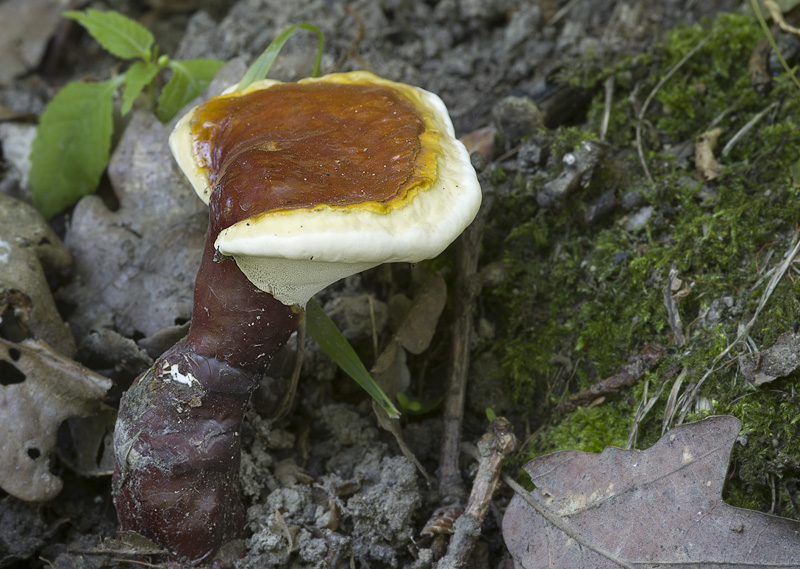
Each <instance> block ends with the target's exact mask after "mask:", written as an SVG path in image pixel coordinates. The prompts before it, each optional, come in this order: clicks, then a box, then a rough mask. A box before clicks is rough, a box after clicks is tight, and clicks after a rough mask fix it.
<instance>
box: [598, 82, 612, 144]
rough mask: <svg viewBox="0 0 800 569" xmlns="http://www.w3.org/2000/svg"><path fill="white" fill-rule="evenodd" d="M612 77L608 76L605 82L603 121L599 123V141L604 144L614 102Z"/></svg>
mask: <svg viewBox="0 0 800 569" xmlns="http://www.w3.org/2000/svg"><path fill="white" fill-rule="evenodd" d="M614 82H615V80H614V76H613V75H609V76H608V78H607V79H606V81H605V84H604V85H605V101H604V103H603V120H602V121H600V140H601V141H603V142H605V140H606V134H607V133H608V122H609V120H610V119H611V105H612V104H613V102H614Z"/></svg>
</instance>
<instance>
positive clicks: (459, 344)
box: [438, 190, 494, 503]
mask: <svg viewBox="0 0 800 569" xmlns="http://www.w3.org/2000/svg"><path fill="white" fill-rule="evenodd" d="M493 201H494V200H493V194H491V193H488V192H487V191H486V190H484V193H483V203H482V205H481V209H480V211H479V212H478V216H477V217H476V218H475V221H473V222H472V225H470V226H469V227H468V228H467V229H466V231H464V233H463V234H462V235H461V237H460V238H459V239H458V242H457V244H456V268H457V271H458V273H457V277H456V291H455V309H454V312H455V315H454V317H453V319H454V321H453V344H452V351H451V357H450V367H449V370H448V378H447V393H446V394H445V401H444V413H443V423H444V424H443V427H444V432H443V437H442V448H441V453H440V455H439V472H438V478H439V494H440V495H441V496H442V501H443V502H444V503H456V502H460V501H461V500H462V499H463V496H464V494H465V491H464V488H463V484H462V480H461V472H460V471H459V468H458V455H459V452H458V445H459V441H460V437H461V420H462V418H463V415H464V399H465V397H466V391H467V388H466V385H467V372H468V370H469V340H470V336H471V335H472V308H473V305H474V304H475V299H476V298H477V296H478V293H479V292H480V282H479V278H478V274H477V273H478V255H479V253H480V245H481V240H482V238H483V228H484V225H485V223H486V217H487V215H488V213H489V211H490V210H491V207H492V202H493Z"/></svg>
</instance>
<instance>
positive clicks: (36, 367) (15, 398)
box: [0, 338, 111, 501]
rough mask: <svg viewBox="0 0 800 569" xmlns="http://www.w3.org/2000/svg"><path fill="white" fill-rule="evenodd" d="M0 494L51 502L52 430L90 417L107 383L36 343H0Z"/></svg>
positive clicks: (55, 489)
mask: <svg viewBox="0 0 800 569" xmlns="http://www.w3.org/2000/svg"><path fill="white" fill-rule="evenodd" d="M0 363H2V365H0V488H2V489H3V490H5V491H6V492H8V493H9V494H11V495H12V496H14V497H16V498H19V499H20V500H26V501H45V500H51V499H52V498H55V497H56V495H57V494H58V493H59V492H60V491H61V487H62V486H63V482H62V481H61V479H60V478H59V477H58V476H56V475H55V474H53V473H51V472H50V453H51V452H52V451H53V449H54V448H55V446H56V439H57V434H58V426H59V425H60V424H61V422H62V421H63V420H64V419H67V418H69V417H85V416H87V415H91V414H92V413H94V412H96V411H97V410H98V408H99V402H100V401H102V399H103V397H104V396H105V394H106V391H108V390H109V389H110V388H111V380H109V379H107V378H105V377H103V376H101V375H98V374H96V373H94V372H92V371H91V370H89V369H87V368H85V367H83V366H82V365H81V364H79V363H78V362H75V361H73V360H71V359H69V358H67V357H65V356H63V355H61V354H59V353H58V352H56V351H55V350H53V349H52V348H51V347H50V346H49V345H48V344H46V343H45V342H42V341H39V340H25V341H23V342H20V343H18V344H14V343H12V342H8V341H6V340H4V339H2V338H0Z"/></svg>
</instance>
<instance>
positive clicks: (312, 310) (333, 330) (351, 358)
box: [306, 298, 400, 419]
mask: <svg viewBox="0 0 800 569" xmlns="http://www.w3.org/2000/svg"><path fill="white" fill-rule="evenodd" d="M306 330H307V331H308V333H309V334H310V335H311V337H312V338H314V340H316V342H317V343H318V344H319V345H320V347H322V349H323V350H324V351H325V353H326V354H328V355H329V356H330V357H331V358H332V359H333V361H335V362H336V363H337V365H338V366H339V367H340V368H342V370H344V372H345V373H346V374H347V375H349V376H350V377H352V378H353V379H354V380H355V381H356V383H358V384H359V385H360V386H361V388H362V389H364V391H366V392H367V393H369V394H370V396H371V397H372V398H373V399H374V400H375V401H376V402H377V403H378V405H380V406H381V407H382V408H383V410H384V411H386V413H387V414H388V415H389V416H390V417H392V418H395V419H396V418H397V417H399V416H400V412H399V411H398V410H397V408H396V407H395V406H394V404H393V403H392V402H391V400H390V399H389V398H388V397H387V396H386V394H385V393H384V392H383V390H382V389H381V388H380V387H378V384H377V383H375V380H374V379H372V376H371V375H370V374H369V372H368V371H367V368H365V367H364V364H363V363H362V362H361V359H360V358H359V357H358V355H357V354H356V352H355V350H353V347H352V346H351V345H350V343H349V342H348V341H347V340H346V339H345V337H344V336H342V333H341V332H340V331H339V328H337V327H336V324H334V323H333V320H331V319H330V318H329V317H328V315H327V314H325V311H324V310H322V307H320V305H319V304H317V301H315V300H314V299H313V298H312V299H311V300H309V301H308V304H307V305H306Z"/></svg>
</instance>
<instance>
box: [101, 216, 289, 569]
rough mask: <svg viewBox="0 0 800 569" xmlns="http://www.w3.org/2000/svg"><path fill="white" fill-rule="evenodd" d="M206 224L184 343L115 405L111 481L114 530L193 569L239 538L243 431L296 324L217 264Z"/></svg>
mask: <svg viewBox="0 0 800 569" xmlns="http://www.w3.org/2000/svg"><path fill="white" fill-rule="evenodd" d="M218 232H219V230H218V228H217V227H216V223H215V221H214V220H213V218H212V222H211V227H209V231H208V234H207V235H206V245H205V250H204V253H203V260H202V263H201V266H200V270H199V271H198V274H197V280H196V284H195V293H194V298H195V304H194V310H193V318H192V325H191V330H190V332H189V335H188V336H187V337H186V338H184V339H183V340H181V341H180V342H178V343H177V344H176V345H174V346H173V347H172V348H170V349H169V350H168V351H167V352H166V353H164V354H163V355H162V356H161V357H160V358H159V359H158V360H156V362H155V363H154V364H153V366H152V367H151V368H150V369H149V370H147V371H146V372H145V373H144V374H142V375H141V376H139V377H138V378H137V379H136V381H135V382H134V384H133V385H132V386H131V388H130V390H128V392H127V393H126V394H125V395H124V396H123V398H122V401H121V403H120V410H119V418H118V420H117V427H116V430H115V433H114V451H115V455H116V460H117V468H116V471H115V473H114V477H113V486H114V497H115V504H116V507H117V513H118V515H119V529H120V530H121V531H126V530H132V531H136V532H138V533H139V534H141V535H144V536H145V537H147V538H149V539H151V540H153V541H155V542H156V543H158V544H159V545H161V546H162V547H164V548H165V549H167V550H168V551H169V552H170V554H172V555H173V556H176V557H185V558H188V559H189V560H192V561H198V560H201V559H204V558H207V557H208V556H210V555H212V554H213V553H214V552H216V551H217V550H218V549H219V548H220V547H221V546H222V545H224V544H225V543H227V542H228V541H230V540H233V539H237V538H241V537H242V536H243V525H244V514H243V509H242V504H241V502H240V500H239V464H240V459H241V436H240V431H241V424H242V419H243V416H244V412H245V408H246V407H247V402H248V401H249V399H250V395H251V394H252V392H253V390H254V389H255V388H256V386H257V385H258V383H259V382H260V381H261V379H262V378H263V377H264V372H265V370H266V367H267V365H268V363H269V361H270V359H271V358H272V357H273V356H274V355H275V353H276V352H277V351H278V350H279V349H280V348H281V346H283V344H285V342H286V341H287V340H288V338H289V336H290V335H291V333H292V332H293V331H294V330H295V329H296V328H297V326H298V324H299V323H300V320H301V313H300V312H299V311H298V309H297V308H296V307H294V308H293V307H289V306H285V305H283V304H282V303H280V302H279V301H277V300H275V299H274V298H273V297H272V295H270V294H268V293H265V292H262V291H260V290H258V289H257V288H256V287H255V286H253V285H252V284H251V283H250V282H249V281H248V280H247V278H246V277H245V276H244V274H243V273H242V272H241V271H240V270H239V269H238V267H237V266H236V264H235V263H234V262H233V260H232V259H225V260H222V261H215V260H214V254H215V251H214V242H215V240H216V238H217V234H218Z"/></svg>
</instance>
